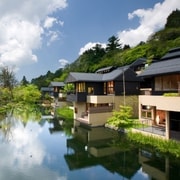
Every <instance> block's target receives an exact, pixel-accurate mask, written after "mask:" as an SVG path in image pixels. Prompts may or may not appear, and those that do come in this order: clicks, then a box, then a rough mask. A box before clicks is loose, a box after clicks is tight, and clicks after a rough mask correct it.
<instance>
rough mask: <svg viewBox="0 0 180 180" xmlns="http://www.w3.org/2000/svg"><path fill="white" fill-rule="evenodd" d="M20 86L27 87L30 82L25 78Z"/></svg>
mask: <svg viewBox="0 0 180 180" xmlns="http://www.w3.org/2000/svg"><path fill="white" fill-rule="evenodd" d="M20 84H21V85H23V86H26V85H27V84H29V82H28V81H27V79H26V77H25V76H23V78H22V80H21V82H20Z"/></svg>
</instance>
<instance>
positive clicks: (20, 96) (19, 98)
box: [13, 84, 41, 103]
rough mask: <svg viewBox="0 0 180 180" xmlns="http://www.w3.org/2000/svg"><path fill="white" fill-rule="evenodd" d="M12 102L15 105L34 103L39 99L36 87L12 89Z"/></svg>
mask: <svg viewBox="0 0 180 180" xmlns="http://www.w3.org/2000/svg"><path fill="white" fill-rule="evenodd" d="M13 92H14V101H15V102H17V103H36V102H38V101H39V99H40V97H41V92H40V91H39V90H38V88H37V86H35V85H33V84H28V85H26V86H17V87H16V88H14V91H13Z"/></svg>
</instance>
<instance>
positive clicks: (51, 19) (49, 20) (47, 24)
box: [44, 16, 57, 29]
mask: <svg viewBox="0 0 180 180" xmlns="http://www.w3.org/2000/svg"><path fill="white" fill-rule="evenodd" d="M56 22H57V19H56V18H54V17H49V16H47V18H46V19H45V22H44V28H47V29H49V28H51V27H52V26H53V24H54V23H56Z"/></svg>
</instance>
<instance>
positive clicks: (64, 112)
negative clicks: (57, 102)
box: [56, 106, 73, 121]
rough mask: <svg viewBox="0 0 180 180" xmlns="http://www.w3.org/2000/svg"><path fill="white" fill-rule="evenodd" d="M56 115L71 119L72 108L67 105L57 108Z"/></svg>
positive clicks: (67, 119)
mask: <svg viewBox="0 0 180 180" xmlns="http://www.w3.org/2000/svg"><path fill="white" fill-rule="evenodd" d="M56 115H57V116H58V117H61V118H62V119H64V120H66V121H73V110H72V109H70V108H69V107H68V106H64V107H60V108H57V109H56Z"/></svg>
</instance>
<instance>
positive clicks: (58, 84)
mask: <svg viewBox="0 0 180 180" xmlns="http://www.w3.org/2000/svg"><path fill="white" fill-rule="evenodd" d="M57 86H58V87H64V82H51V83H50V84H49V87H57Z"/></svg>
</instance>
